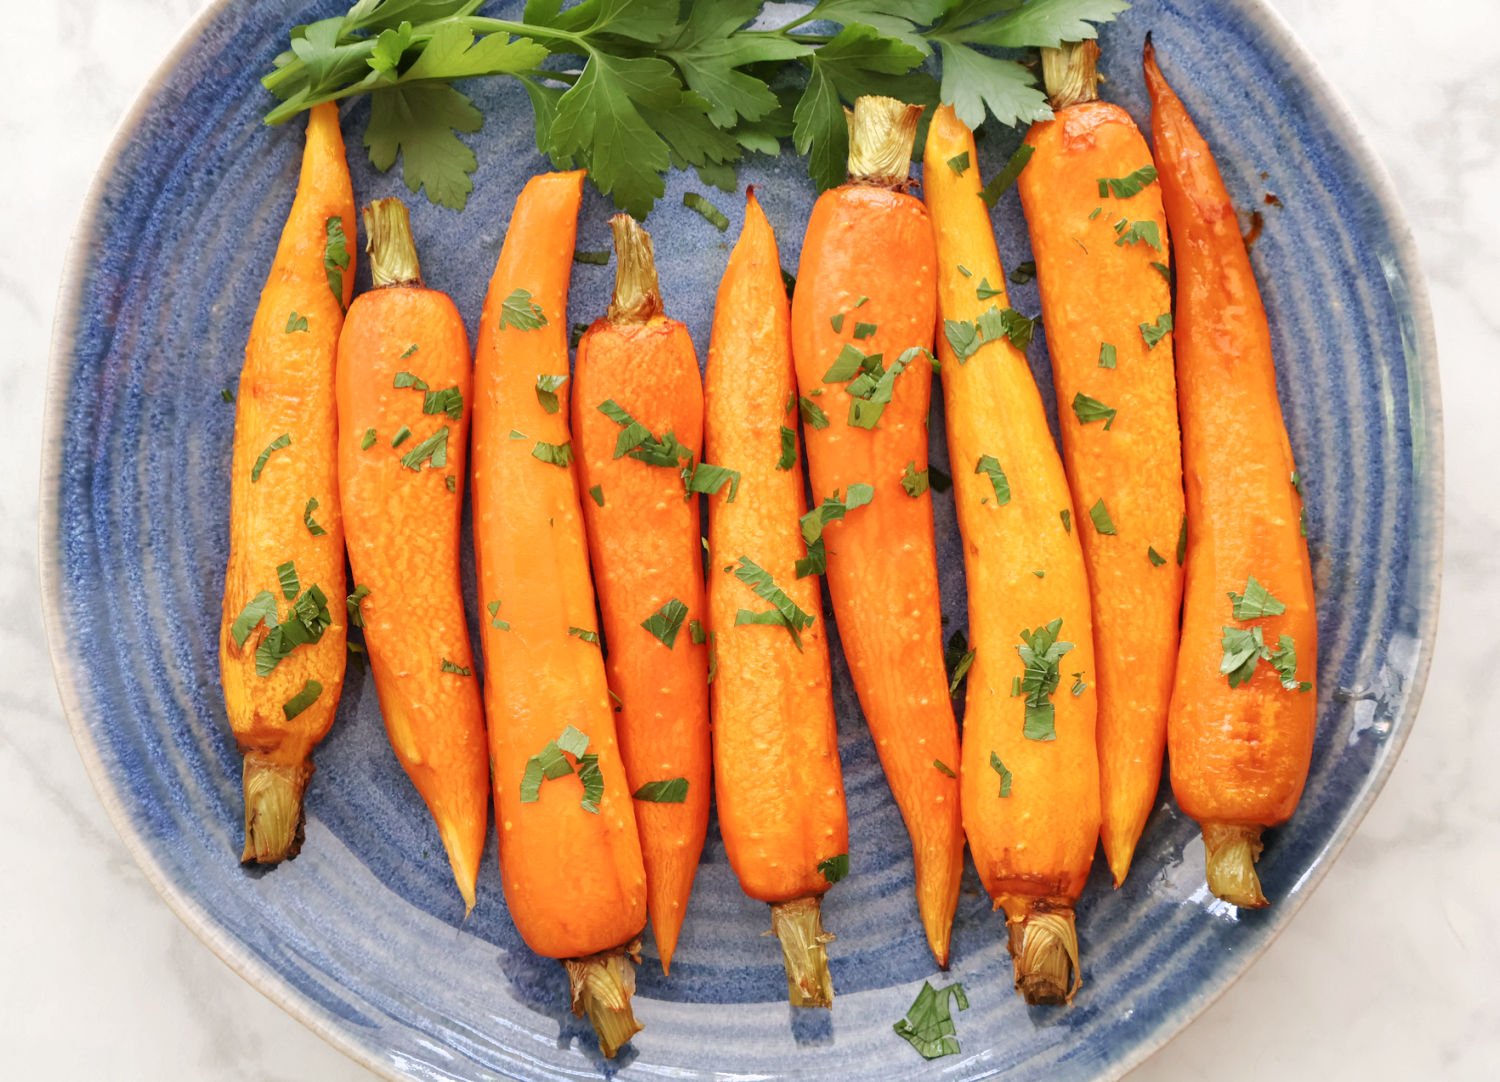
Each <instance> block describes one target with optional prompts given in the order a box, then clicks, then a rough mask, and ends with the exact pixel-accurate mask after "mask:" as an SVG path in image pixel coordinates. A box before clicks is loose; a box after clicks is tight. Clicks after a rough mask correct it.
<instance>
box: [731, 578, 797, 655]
mask: <svg viewBox="0 0 1500 1082" xmlns="http://www.w3.org/2000/svg"><path fill="white" fill-rule="evenodd" d="M734 577H735V578H737V579H739V580H740V581H741V582H743V583H744V584H745V585H747V586H749V587H750V589H752V590H753V591H755V595H756V596H757V597H760V598H762V599H763V600H766V601H769V602H770V603H771V605H772V608H771V609H769V610H768V611H766V612H751V611H750V610H749V609H740V610H739V612H737V613H736V614H735V617H734V622H735V626H739V625H741V624H777V625H780V626H782V627H785V628H786V629H787V632H788V633H789V634H790V635H791V636H792V642H793V643H795V644H796V646H797V649H798V650H801V649H802V632H803V631H805V630H806V629H807V628H810V627H812V626H813V617H812V616H811V615H809V614H808V613H807V612H806V611H804V610H803V609H802V608H801V607H799V606H798V605H797V603H796V602H795V601H793V600H792V599H791V598H790V597H788V596H787V594H786V591H785V590H783V589H781V587H779V586H777V585H776V580H775V579H773V578H772V577H771V574H770V572H768V571H767V570H766V569H765V568H763V567H761V566H760V565H759V564H757V563H756V562H755V561H753V560H751V559H750V558H749V557H748V556H741V557H740V558H739V567H737V568H735V569H734Z"/></svg>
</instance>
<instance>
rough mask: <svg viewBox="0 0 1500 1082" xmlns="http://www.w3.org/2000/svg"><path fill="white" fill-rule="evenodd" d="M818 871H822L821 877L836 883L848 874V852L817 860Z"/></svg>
mask: <svg viewBox="0 0 1500 1082" xmlns="http://www.w3.org/2000/svg"><path fill="white" fill-rule="evenodd" d="M818 871H820V872H822V873H823V878H824V879H826V880H828V882H830V883H837V882H838V881H839V880H840V879H843V878H844V877H845V876H847V875H848V874H849V854H848V853H840V854H839V855H838V856H836V857H827V858H825V859H823V860H820V861H818Z"/></svg>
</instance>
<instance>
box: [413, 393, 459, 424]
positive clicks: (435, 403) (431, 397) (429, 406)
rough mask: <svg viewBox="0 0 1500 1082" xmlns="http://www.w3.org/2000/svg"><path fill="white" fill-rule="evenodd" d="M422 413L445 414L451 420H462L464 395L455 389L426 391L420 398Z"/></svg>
mask: <svg viewBox="0 0 1500 1082" xmlns="http://www.w3.org/2000/svg"><path fill="white" fill-rule="evenodd" d="M422 412H423V413H427V414H438V413H446V414H447V415H448V416H449V417H450V418H451V419H452V420H455V421H462V420H463V418H464V393H463V392H462V391H460V390H459V389H458V388H457V387H444V388H443V389H442V390H441V391H428V392H427V393H426V394H425V395H423V396H422Z"/></svg>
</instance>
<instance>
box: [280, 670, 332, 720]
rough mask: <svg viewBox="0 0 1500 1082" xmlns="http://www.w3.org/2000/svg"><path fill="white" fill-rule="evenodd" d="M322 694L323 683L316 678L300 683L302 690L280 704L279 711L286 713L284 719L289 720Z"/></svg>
mask: <svg viewBox="0 0 1500 1082" xmlns="http://www.w3.org/2000/svg"><path fill="white" fill-rule="evenodd" d="M321 694H323V685H322V684H320V683H318V681H316V680H309V681H307V683H305V684H303V685H302V690H301V691H299V692H297V694H295V695H293V696H292V697H291V698H290V699H288V700H287V701H286V702H285V703H283V704H282V707H281V712H282V713H283V714H284V715H286V720H287V721H291V720H292V719H293V718H294V717H296V716H297V715H298V714H300V713H302V711H304V710H306V709H307V708H308V707H309V706H311V705H312V704H313V703H315V702H317V701H318V696H319V695H321Z"/></svg>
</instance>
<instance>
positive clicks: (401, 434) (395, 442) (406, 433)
mask: <svg viewBox="0 0 1500 1082" xmlns="http://www.w3.org/2000/svg"><path fill="white" fill-rule="evenodd" d="M409 439H411V429H409V428H407V427H406V426H405V425H402V426H401V427H400V428H398V429H397V430H396V434H395V435H394V436H393V437H391V447H392V449H394V448H397V447H400V446H401V445H402V444H403V443H405V442H406V441H407V440H409Z"/></svg>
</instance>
